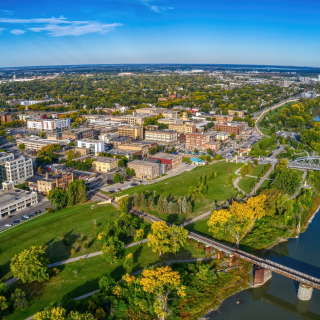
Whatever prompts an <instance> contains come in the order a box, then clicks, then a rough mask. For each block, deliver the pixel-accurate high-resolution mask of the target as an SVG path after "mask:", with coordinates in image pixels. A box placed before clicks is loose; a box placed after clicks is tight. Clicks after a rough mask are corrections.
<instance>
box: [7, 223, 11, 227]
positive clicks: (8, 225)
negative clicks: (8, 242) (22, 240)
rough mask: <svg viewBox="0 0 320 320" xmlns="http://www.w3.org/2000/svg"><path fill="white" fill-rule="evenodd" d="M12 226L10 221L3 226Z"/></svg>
mask: <svg viewBox="0 0 320 320" xmlns="http://www.w3.org/2000/svg"><path fill="white" fill-rule="evenodd" d="M12 226H13V224H12V223H6V224H5V227H12Z"/></svg>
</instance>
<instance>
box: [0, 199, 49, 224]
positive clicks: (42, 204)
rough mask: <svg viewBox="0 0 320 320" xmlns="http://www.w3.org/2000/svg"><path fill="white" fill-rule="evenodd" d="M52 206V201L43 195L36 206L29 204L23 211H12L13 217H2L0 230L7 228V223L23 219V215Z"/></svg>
mask: <svg viewBox="0 0 320 320" xmlns="http://www.w3.org/2000/svg"><path fill="white" fill-rule="evenodd" d="M48 207H51V204H50V202H49V201H48V199H47V198H46V197H41V199H39V203H37V204H36V205H34V206H29V207H27V208H25V209H23V210H21V211H16V212H14V213H12V216H13V217H12V218H8V217H4V218H2V219H0V230H3V229H6V228H7V227H6V226H5V225H6V224H7V223H12V222H13V221H15V220H21V217H23V216H25V215H29V214H31V213H33V212H35V211H38V210H41V211H43V210H44V209H45V208H48Z"/></svg>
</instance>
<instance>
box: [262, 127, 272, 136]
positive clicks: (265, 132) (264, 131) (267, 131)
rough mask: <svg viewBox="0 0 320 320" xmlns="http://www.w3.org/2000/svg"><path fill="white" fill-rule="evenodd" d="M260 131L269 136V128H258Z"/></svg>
mask: <svg viewBox="0 0 320 320" xmlns="http://www.w3.org/2000/svg"><path fill="white" fill-rule="evenodd" d="M260 131H261V132H262V133H263V134H265V135H266V136H269V137H271V135H272V134H271V130H270V129H260Z"/></svg>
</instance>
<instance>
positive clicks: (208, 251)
mask: <svg viewBox="0 0 320 320" xmlns="http://www.w3.org/2000/svg"><path fill="white" fill-rule="evenodd" d="M212 252H215V249H214V247H211V246H208V245H207V246H206V254H211V253H212Z"/></svg>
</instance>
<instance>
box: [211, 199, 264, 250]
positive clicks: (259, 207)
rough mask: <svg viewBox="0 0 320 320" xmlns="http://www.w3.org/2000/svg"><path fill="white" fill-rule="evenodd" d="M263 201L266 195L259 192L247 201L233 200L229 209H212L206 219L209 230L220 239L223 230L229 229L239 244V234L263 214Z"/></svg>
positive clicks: (223, 232)
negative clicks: (211, 212)
mask: <svg viewBox="0 0 320 320" xmlns="http://www.w3.org/2000/svg"><path fill="white" fill-rule="evenodd" d="M265 201H266V195H264V194H261V195H259V196H257V197H252V198H250V199H248V201H247V203H239V202H233V204H232V206H231V207H230V209H221V210H218V211H217V210H216V211H214V212H213V214H212V215H211V217H210V218H209V221H208V226H209V232H212V233H213V234H214V236H215V237H216V238H218V239H222V238H223V236H224V234H225V232H226V231H229V232H230V233H231V234H232V235H233V236H234V237H235V238H236V245H237V246H239V243H240V238H241V235H242V234H243V233H244V232H245V231H246V230H248V228H249V227H250V226H251V225H252V224H253V223H254V222H255V221H256V220H257V219H260V218H262V217H263V216H264V215H265V209H264V203H265Z"/></svg>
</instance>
